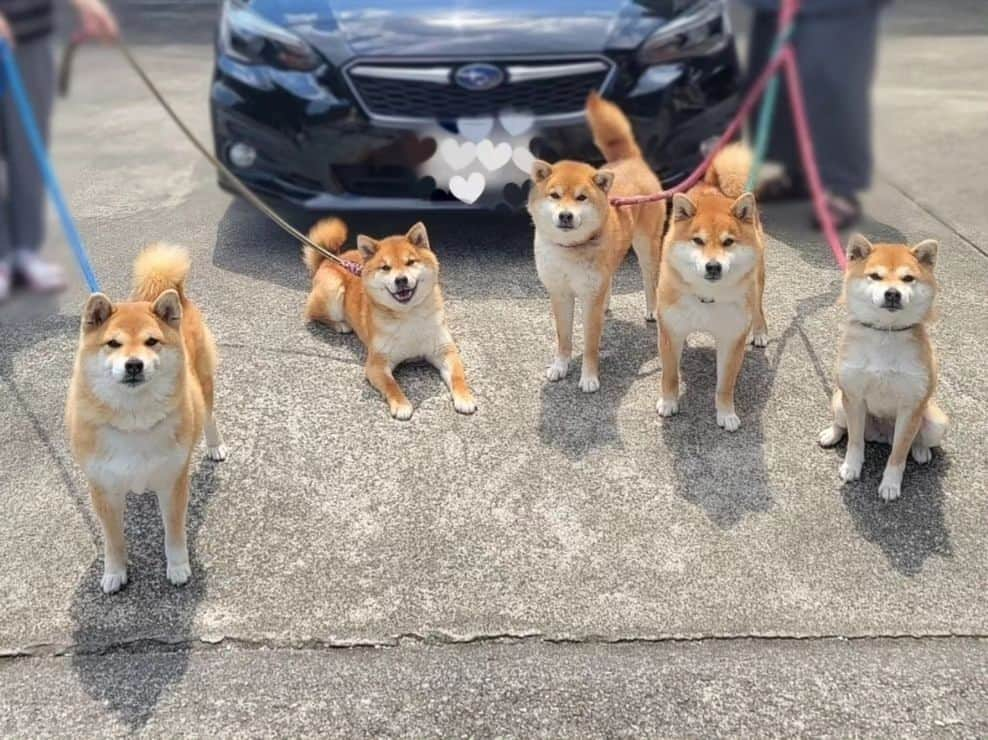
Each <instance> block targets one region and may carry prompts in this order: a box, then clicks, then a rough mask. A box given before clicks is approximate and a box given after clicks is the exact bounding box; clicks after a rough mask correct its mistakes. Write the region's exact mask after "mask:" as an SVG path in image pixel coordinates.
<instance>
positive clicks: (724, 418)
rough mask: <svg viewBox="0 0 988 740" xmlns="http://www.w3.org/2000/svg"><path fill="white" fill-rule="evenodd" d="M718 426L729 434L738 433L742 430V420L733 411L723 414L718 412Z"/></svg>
mask: <svg viewBox="0 0 988 740" xmlns="http://www.w3.org/2000/svg"><path fill="white" fill-rule="evenodd" d="M717 426H719V427H721V428H722V429H726V430H727V431H729V432H736V431H737V430H738V429H740V428H741V419H740V418H738V415H737V414H735V413H734V412H733V411H728V412H726V413H722V412H720V411H718V412H717Z"/></svg>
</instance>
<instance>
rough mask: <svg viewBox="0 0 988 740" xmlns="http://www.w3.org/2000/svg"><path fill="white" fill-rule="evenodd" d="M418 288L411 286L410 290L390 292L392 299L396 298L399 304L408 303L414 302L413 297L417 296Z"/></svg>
mask: <svg viewBox="0 0 988 740" xmlns="http://www.w3.org/2000/svg"><path fill="white" fill-rule="evenodd" d="M415 288H416V286H414V285H413V286H411V287H409V288H401V289H400V290H392V291H389V292H390V293H391V297H392V298H394V299H395V300H396V301H398V303H408V302H409V301H410V300H412V296H414V295H415Z"/></svg>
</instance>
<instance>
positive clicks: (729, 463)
mask: <svg viewBox="0 0 988 740" xmlns="http://www.w3.org/2000/svg"><path fill="white" fill-rule="evenodd" d="M839 291H840V285H839V281H836V282H835V283H834V284H832V285H831V286H829V288H828V290H826V291H824V292H821V293H818V294H816V295H813V296H808V297H806V298H803V299H802V300H800V301H799V302H798V303H797V305H796V316H795V317H794V319H793V320H792V321H791V322H790V324H789V325H788V326H787V327H786V329H785V331H783V333H782V334H781V336H779V338H778V339H774V338H773V339H772V340H770V342H769V346H768V347H765V348H760V347H751V346H749V347H748V348H747V350H746V354H745V358H744V363H743V364H742V366H741V373H740V375H739V376H738V381H737V386H736V393H735V403H736V405H737V410H738V416H739V417H740V418H741V428H740V429H739V430H738V431H736V432H733V433H730V432H726V431H724V430H723V429H721V428H720V427H718V426H717V421H716V408H715V403H714V397H715V393H716V388H717V360H716V352H715V349H714V348H713V347H712V346H702V347H690V346H689V345H688V344H687V346H686V347H685V348H684V350H683V356H682V361H681V364H680V382H681V383H682V385H683V386H684V388H685V389H684V392H683V394H682V396H681V397H680V400H679V414H678V415H676V416H673V417H669V418H666V419H662V420H661V424H662V432H661V434H662V440H663V442H664V443H665V445H666V447H667V448H668V449H669V450H670V451H671V453H672V458H673V460H674V463H673V478H674V486H675V489H676V492H677V494H678V495H679V496H681V497H682V498H684V499H685V500H687V501H689V502H690V503H692V504H694V505H696V506H699V507H700V508H702V509H703V510H704V512H705V513H706V515H707V517H708V518H709V519H710V520H711V521H712V522H713V523H714V524H716V525H717V526H719V527H721V528H724V529H727V528H730V527H734V526H736V525H737V524H739V523H740V522H741V521H742V520H743V519H744V517H745V516H746V515H748V514H750V513H764V512H766V511H768V510H769V509H771V507H772V502H773V499H774V495H773V491H772V487H771V484H770V482H769V475H768V469H767V467H766V464H765V457H764V446H765V429H764V424H763V421H762V415H763V413H764V411H765V408H766V406H767V405H768V402H769V399H770V398H771V397H772V394H773V391H774V388H775V381H776V379H777V377H778V374H779V366H780V363H781V362H782V359H783V357H784V356H785V351H786V349H787V347H788V346H789V345H790V343H791V342H795V341H801V342H802V343H803V345H804V346H805V348H806V350H807V351H808V352H809V354H810V360H811V363H812V366H813V370H814V375H815V376H816V380H817V382H819V383H820V385H821V386H822V387H823V391H824V392H825V393H826V394H827V396H828V397H829V394H830V392H831V391H830V379H829V376H828V372H827V370H826V367H825V366H824V364H823V362H822V361H821V360H820V358H819V356H818V355H817V354H816V352H815V351H814V350H813V346H812V344H811V342H810V340H809V338H808V337H807V335H806V332H805V323H806V321H807V320H808V319H809V318H810V317H811V316H813V315H814V314H815V313H817V312H819V311H823V310H826V309H827V308H829V307H830V306H832V305H833V304H834V301H835V300H836V299H837V295H838V294H839Z"/></svg>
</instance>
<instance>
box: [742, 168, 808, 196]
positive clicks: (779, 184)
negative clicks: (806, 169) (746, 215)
mask: <svg viewBox="0 0 988 740" xmlns="http://www.w3.org/2000/svg"><path fill="white" fill-rule="evenodd" d="M809 197H810V192H809V190H807V189H806V185H805V184H804V183H803V181H802V179H800V180H799V181H796V180H793V179H792V178H791V177H790V176H789V175H787V174H786V173H784V172H783V173H782V174H780V175H776V176H775V177H770V178H769V179H767V180H765V182H763V183H761V184H760V185H759V186H758V189H757V192H756V193H755V199H756V200H757V201H758V202H759V203H772V202H776V203H782V202H785V201H792V200H809Z"/></svg>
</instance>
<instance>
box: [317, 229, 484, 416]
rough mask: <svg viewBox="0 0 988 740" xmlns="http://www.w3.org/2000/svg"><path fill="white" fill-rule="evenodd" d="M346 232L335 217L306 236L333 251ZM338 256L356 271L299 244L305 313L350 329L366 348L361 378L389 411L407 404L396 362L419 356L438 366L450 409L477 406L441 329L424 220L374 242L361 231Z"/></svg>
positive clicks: (399, 411) (401, 410) (435, 267)
mask: <svg viewBox="0 0 988 740" xmlns="http://www.w3.org/2000/svg"><path fill="white" fill-rule="evenodd" d="M346 237H347V229H346V225H345V224H344V223H343V222H342V221H340V220H339V219H326V220H324V221H320V222H319V223H318V224H316V225H315V226H314V227H312V230H311V231H310V232H309V238H310V239H311V240H312V241H313V242H315V243H316V244H318V245H320V246H322V247H325V248H326V249H328V250H329V251H331V252H332V253H334V254H337V253H339V250H340V247H341V246H342V245H343V243H344V242H345V241H346ZM342 256H343V258H344V259H347V260H350V261H351V262H356V263H358V264H362V265H363V272H362V274H361V276H360V277H356V276H354V275H352V274H350V273H349V272H347V271H346V270H345V269H343V268H342V267H341V266H339V265H337V264H335V263H334V262H332V261H330V260H327V259H325V257H323V255H321V254H319V252H317V251H316V250H314V249H313V248H312V247H304V248H303V260H304V262H305V264H306V266H307V267H308V268H309V272H310V274H311V275H312V291H311V292H310V293H309V298H308V301H307V303H306V306H305V318H306V319H307V320H308V321H320V322H322V323H325V324H328V325H329V326H330V327H332V328H333V329H335V330H336V331H339V332H343V333H349V332H351V331H354V330H356V332H357V336H358V337H360V341H362V342H363V343H364V345H365V346H366V347H367V363H366V365H365V367H364V370H365V372H366V374H367V380H369V381H370V384H371V385H373V386H374V387H375V388H376V389H377V390H378V391H379V392H380V393H381V395H383V396H384V397H385V399H387V402H388V406H389V408H390V409H391V415H392V416H393V417H394V418H396V419H401V420H407V419H410V418H411V417H412V404H411V403H409V401H408V399H407V398H406V397H405V394H404V393H403V392H402V390H401V388H400V387H399V386H398V383H397V381H396V380H395V378H394V375H393V374H392V372H393V370H394V369H395V367H397V366H398V365H400V364H401V363H402V362H405V361H406V360H412V359H420V358H421V359H425V360H427V361H428V362H430V363H431V364H432V365H434V366H435V367H436V368H437V369H438V370H439V373H440V374H441V375H442V378H443V381H444V382H445V383H446V385H447V386H448V387H449V389H450V392H451V393H452V395H453V406H454V407H455V408H456V410H457V411H459V412H460V413H461V414H472V413H473V412H474V411H476V410H477V404H476V403H475V402H474V398H473V394H472V393H471V392H470V388H469V387H468V386H467V379H466V374H465V372H464V370H463V362H462V361H461V360H460V353H459V350H457V348H456V344H455V343H454V342H453V337H452V335H450V333H449V330H448V329H447V328H446V313H445V309H444V306H443V295H442V291H441V290H440V288H439V262H438V260H437V259H436V255H435V254H433V252H432V248H431V246H430V245H429V236H428V234H427V233H426V230H425V226H424V225H423V224H421V223H417V224H415V225H414V226H413V227H412V228H411V229H409V231H408V233H407V234H405V235H403V236H389V237H387V238H386V239H381V240H380V241H378V240H375V239H371V238H370V237H369V236H364V235H363V234H361V235H360V236H358V237H357V249H356V250H351V251H349V252H347V253H346V254H344V255H342Z"/></svg>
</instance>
